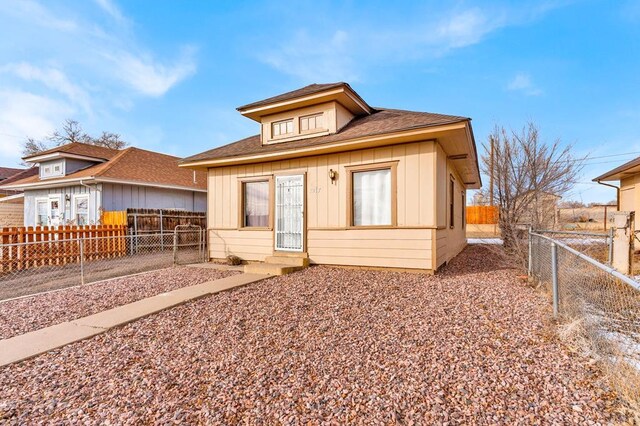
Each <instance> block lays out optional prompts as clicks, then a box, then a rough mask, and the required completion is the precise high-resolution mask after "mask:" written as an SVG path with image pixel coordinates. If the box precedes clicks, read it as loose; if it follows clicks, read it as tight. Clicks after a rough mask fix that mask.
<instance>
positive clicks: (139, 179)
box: [0, 142, 207, 226]
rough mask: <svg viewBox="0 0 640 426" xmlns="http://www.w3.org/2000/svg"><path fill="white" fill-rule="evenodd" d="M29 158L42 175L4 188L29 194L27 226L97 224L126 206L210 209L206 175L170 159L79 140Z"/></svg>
mask: <svg viewBox="0 0 640 426" xmlns="http://www.w3.org/2000/svg"><path fill="white" fill-rule="evenodd" d="M24 160H25V162H28V163H32V164H34V165H36V166H37V168H36V167H34V168H32V169H30V170H37V172H35V173H34V172H31V173H30V176H26V177H23V178H19V179H17V180H15V179H11V180H10V181H9V182H8V183H4V184H1V185H0V189H11V190H21V191H24V226H45V225H63V224H75V225H88V224H96V223H99V221H100V215H101V212H102V211H121V210H126V209H127V208H150V209H181V210H188V211H204V209H205V208H206V192H207V190H206V188H207V187H206V174H205V173H203V172H195V171H191V170H186V169H182V168H179V167H178V161H179V159H178V158H177V157H172V156H170V155H165V154H160V153H157V152H152V151H146V150H143V149H139V148H126V149H122V150H114V149H109V148H104V147H100V146H95V145H88V144H84V143H78V142H74V143H70V144H67V145H62V146H59V147H56V148H53V149H50V150H48V151H44V152H41V153H39V154H36V155H33V156H29V157H25V158H24Z"/></svg>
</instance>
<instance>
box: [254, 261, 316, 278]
mask: <svg viewBox="0 0 640 426" xmlns="http://www.w3.org/2000/svg"><path fill="white" fill-rule="evenodd" d="M301 269H304V266H295V265H287V264H284V263H249V264H248V265H244V273H245V274H266V275H286V274H290V273H292V272H296V271H299V270H301Z"/></svg>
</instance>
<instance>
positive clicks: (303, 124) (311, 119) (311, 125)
mask: <svg viewBox="0 0 640 426" xmlns="http://www.w3.org/2000/svg"><path fill="white" fill-rule="evenodd" d="M323 128H324V117H323V115H322V114H313V115H307V116H305V117H300V132H310V131H311V132H312V131H315V130H319V129H323Z"/></svg>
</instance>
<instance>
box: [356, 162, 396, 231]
mask: <svg viewBox="0 0 640 426" xmlns="http://www.w3.org/2000/svg"><path fill="white" fill-rule="evenodd" d="M350 172H351V179H350V184H351V191H350V194H351V202H350V213H349V214H350V223H351V226H394V225H395V208H396V199H395V163H393V164H389V163H386V164H383V165H380V164H377V165H370V166H357V167H354V168H352V169H351V170H350Z"/></svg>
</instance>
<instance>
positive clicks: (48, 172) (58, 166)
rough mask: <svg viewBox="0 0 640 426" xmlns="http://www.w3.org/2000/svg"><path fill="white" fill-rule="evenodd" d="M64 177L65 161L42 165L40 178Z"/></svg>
mask: <svg viewBox="0 0 640 426" xmlns="http://www.w3.org/2000/svg"><path fill="white" fill-rule="evenodd" d="M56 176H64V160H58V161H49V162H47V163H44V164H41V165H40V177H41V178H49V177H56Z"/></svg>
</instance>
